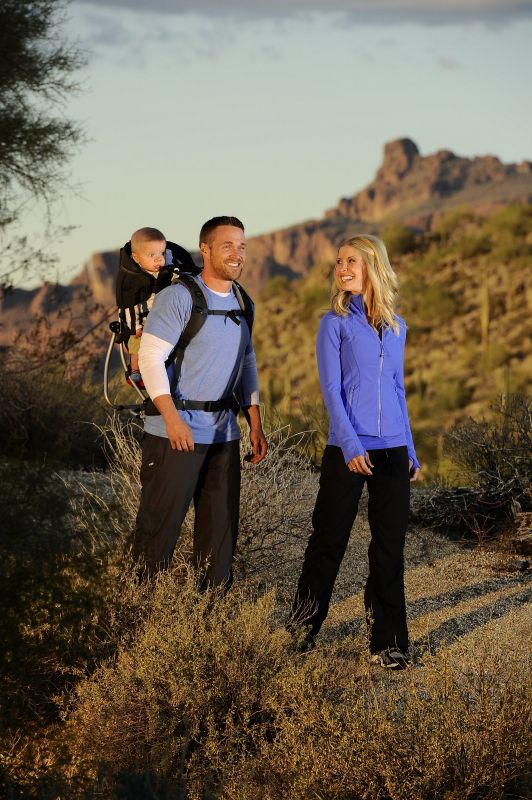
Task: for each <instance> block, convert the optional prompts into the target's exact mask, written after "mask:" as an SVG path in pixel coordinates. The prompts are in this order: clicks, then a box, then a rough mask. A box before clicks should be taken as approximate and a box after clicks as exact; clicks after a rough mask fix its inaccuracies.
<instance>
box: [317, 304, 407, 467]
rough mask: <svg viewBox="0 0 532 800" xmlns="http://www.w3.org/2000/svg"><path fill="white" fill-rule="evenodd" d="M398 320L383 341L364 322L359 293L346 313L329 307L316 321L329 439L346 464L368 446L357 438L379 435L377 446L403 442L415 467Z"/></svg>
mask: <svg viewBox="0 0 532 800" xmlns="http://www.w3.org/2000/svg"><path fill="white" fill-rule="evenodd" d="M396 319H397V321H398V323H399V328H400V329H399V334H395V333H394V331H393V330H392V329H391V328H386V327H384V328H383V331H382V341H381V339H380V338H379V335H378V333H377V332H376V330H375V329H374V328H372V327H371V325H370V324H369V322H368V321H367V318H366V314H365V312H364V301H363V298H362V295H353V296H352V298H351V302H350V304H349V313H348V315H347V316H346V317H342V316H339V315H338V314H335V313H334V312H333V311H329V312H328V313H327V314H326V315H325V316H324V317H323V319H322V320H321V322H320V327H319V330H318V337H317V341H316V354H317V358H318V371H319V375H320V384H321V391H322V394H323V400H324V402H325V406H326V408H327V411H328V413H329V418H330V427H329V438H328V444H332V445H336V446H337V447H341V449H342V452H343V455H344V459H345V462H346V464H347V463H348V462H349V461H350V460H351V459H352V458H354V456H358V455H363V454H364V453H365V452H366V449H368V448H367V447H365V446H364V443H363V441H361V439H360V437H362V439H365V437H378V441H379V446H380V447H397V446H400V445H406V446H407V448H408V455H409V457H410V458H411V459H412V461H413V462H414V467H419V461H418V460H417V457H416V451H415V449H414V442H413V440H412V433H411V431H410V423H409V421H408V411H407V409H406V395H405V385H404V372H403V358H404V349H405V340H406V324H405V321H404V320H403V319H401V317H396Z"/></svg>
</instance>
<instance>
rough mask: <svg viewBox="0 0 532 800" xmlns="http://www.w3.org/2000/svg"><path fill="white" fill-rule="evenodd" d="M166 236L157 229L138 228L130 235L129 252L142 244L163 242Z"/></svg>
mask: <svg viewBox="0 0 532 800" xmlns="http://www.w3.org/2000/svg"><path fill="white" fill-rule="evenodd" d="M165 241H166V236H165V235H164V233H161V231H160V230H158V229H157V228H139V229H138V231H135V233H132V234H131V250H132V251H133V252H135V249H136V248H137V247H139V246H140V245H141V244H144V242H165Z"/></svg>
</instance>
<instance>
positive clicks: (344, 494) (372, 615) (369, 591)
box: [292, 234, 420, 669]
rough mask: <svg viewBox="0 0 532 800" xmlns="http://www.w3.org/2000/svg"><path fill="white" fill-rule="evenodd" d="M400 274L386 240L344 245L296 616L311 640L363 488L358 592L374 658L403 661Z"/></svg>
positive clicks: (322, 330) (324, 346)
mask: <svg viewBox="0 0 532 800" xmlns="http://www.w3.org/2000/svg"><path fill="white" fill-rule="evenodd" d="M396 298H397V278H396V276H395V273H394V271H393V269H392V267H391V266H390V262H389V260H388V254H387V252H386V247H385V246H384V243H383V242H382V241H381V240H380V239H378V238H377V237H376V236H370V235H367V234H363V235H357V236H353V237H352V238H351V239H347V240H345V241H344V242H342V244H341V245H340V248H339V250H338V257H337V260H336V268H335V273H334V283H333V291H332V301H331V310H330V311H329V312H328V313H327V314H326V315H325V316H324V317H323V319H322V320H321V323H320V327H319V331H318V338H317V343H316V352H317V359H318V370H319V375H320V384H321V389H322V393H323V399H324V402H325V406H326V408H327V411H328V413H329V418H330V428H329V438H328V441H327V446H326V447H325V452H324V454H323V460H322V464H321V475H320V488H319V492H318V496H317V498H316V505H315V508H314V514H313V517H312V523H313V528H314V531H313V533H312V535H311V537H310V539H309V542H308V545H307V549H306V552H305V560H304V563H303V569H302V573H301V577H300V579H299V584H298V589H297V594H296V597H295V600H294V605H293V610H292V619H293V621H294V623H295V624H296V625H297V626H303V627H304V629H305V632H306V635H305V639H304V640H303V645H302V649H309V648H311V647H312V646H313V644H314V637H315V636H316V634H317V633H318V631H319V630H320V628H321V625H322V623H323V621H324V620H325V617H326V616H327V611H328V609H329V602H330V599H331V595H332V591H333V587H334V582H335V580H336V576H337V574H338V569H339V567H340V564H341V562H342V558H343V556H344V553H345V549H346V547H347V542H348V540H349V534H350V532H351V529H352V527H353V523H354V520H355V517H356V513H357V509H358V502H359V499H360V496H361V494H362V489H363V487H364V483H365V482H367V484H368V494H369V503H368V519H369V525H370V529H371V543H370V546H369V551H368V554H369V576H368V580H367V583H366V588H365V592H364V603H365V607H366V615H367V619H368V623H369V625H370V650H371V654H372V658H371V660H372V661H374V662H375V663H378V664H380V665H381V666H384V667H387V668H391V669H403V668H404V667H406V666H407V663H408V656H407V652H408V630H407V624H406V606H405V594H404V562H403V551H404V543H405V532H406V526H407V521H408V508H409V498H410V483H409V481H414V480H416V478H417V477H418V473H419V469H420V466H419V462H418V460H417V458H416V453H415V450H414V444H413V441H412V434H411V432H410V424H409V422H408V413H407V409H406V398H405V389H404V377H403V354H404V346H405V339H406V325H405V323H404V321H403V320H402V319H401V317H398V316H397V314H396V313H395V310H394V309H395V301H396Z"/></svg>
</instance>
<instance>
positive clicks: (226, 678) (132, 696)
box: [0, 423, 532, 800]
mask: <svg viewBox="0 0 532 800" xmlns="http://www.w3.org/2000/svg"><path fill="white" fill-rule="evenodd" d="M134 433H135V432H134V430H133V429H131V428H126V429H123V428H121V427H120V426H119V425H118V424H117V423H114V424H113V426H111V427H110V428H108V429H107V431H106V435H107V437H108V443H112V444H113V448H114V457H113V465H112V477H111V481H110V482H109V480H107V479H105V478H104V477H98V476H97V475H96V476H94V477H93V478H92V479H87V478H85V479H84V480H83V484H80V483H79V482H78V483H77V488H76V492H75V494H76V497H77V499H76V500H75V501H73V505H72V513H71V516H72V520H71V521H72V525H73V526H77V527H78V529H80V530H83V531H84V532H85V534H86V535H85V536H84V537H82V538H83V541H86V542H88V545H87V546H88V547H89V548H90V550H91V558H92V561H93V562H97V563H98V564H99V577H98V578H97V581H98V583H97V584H96V583H95V584H94V587H93V588H94V590H95V587H96V586H97V585H98V586H100V587H101V591H102V592H103V594H102V597H104V598H105V602H106V604H107V606H108V607H107V612H106V614H105V615H103V614H101V615H100V616H99V617H98V619H97V620H95V621H94V624H95V625H96V623H97V629H98V631H99V632H100V639H99V641H98V642H97V644H96V645H95V647H96V649H95V651H94V653H95V657H94V658H93V661H92V663H91V666H90V668H88V667H87V666H86V665H88V664H89V661H88V660H86V661H85V662H84V665H85V673H84V674H82V670H80V671H79V673H78V682H77V685H76V686H75V688H74V689H73V690H72V691H71V692H69V693H68V694H66V695H65V696H64V697H63V700H62V708H63V722H62V723H61V724H55V725H54V726H51V727H49V728H48V730H47V731H46V732H45V735H44V736H43V737H42V738H41V739H34V740H33V741H31V742H30V741H29V740H28V739H27V738H26V737H24V735H23V734H22V733H19V734H16V735H15V736H14V737H13V738H12V739H11V740H9V739H8V738H6V740H5V742H4V754H3V756H2V758H3V762H2V763H1V764H0V787H1V788H2V789H3V788H5V790H6V791H5V794H6V796H10V797H13V798H33V797H34V798H41V800H52V798H54V799H56V800H59V799H60V798H68V800H81V799H82V798H83V800H88V799H89V798H93V799H94V800H103V799H104V798H105V800H107V799H108V798H109V799H110V798H127V800H145V799H146V798H160V800H172V799H173V798H175V799H176V800H178V799H180V800H185V798H186V800H200V799H201V800H207V798H212V799H213V800H214V798H220V800H221V799H222V798H223V800H252V799H253V800H285V798H286V800H359V799H360V800H439V798H442V800H467V799H468V798H469V799H470V800H480V798H484V799H485V800H502V798H510V797H512V798H519V797H522V798H524V797H525V796H526V792H527V783H526V781H527V776H528V774H529V759H530V755H529V754H530V749H531V748H530V745H531V741H530V729H531V725H530V723H531V710H532V704H531V692H530V687H531V681H530V677H531V675H530V660H529V657H528V653H527V649H526V641H525V640H524V639H523V633H524V631H525V630H527V611H528V610H529V606H528V607H526V606H525V607H523V608H520V609H516V610H515V612H513V613H512V612H510V613H509V614H508V616H507V618H506V619H507V621H506V628H507V629H508V630H507V632H506V633H507V635H506V636H503V637H501V635H500V631H501V625H500V622H501V621H500V620H496V619H494V620H493V621H491V620H488V621H487V622H486V624H484V625H483V626H482V627H480V626H477V627H476V629H475V630H474V631H473V632H472V633H471V634H470V635H468V636H465V637H464V638H461V639H459V640H458V641H453V642H451V644H450V645H449V646H446V645H442V646H441V647H440V649H439V650H438V652H437V655H436V656H429V655H425V656H424V658H423V660H422V661H421V662H418V663H416V665H415V666H414V667H412V668H411V669H409V670H407V671H406V672H405V673H401V674H397V675H390V674H387V673H385V672H384V671H382V670H379V669H378V668H374V667H370V666H369V664H368V662H367V658H366V653H367V643H366V641H365V638H364V637H363V636H362V635H360V636H344V635H343V631H342V630H341V629H340V628H339V629H338V632H337V634H336V639H337V640H336V641H335V640H334V637H333V641H332V642H330V643H329V644H320V645H319V646H318V647H317V648H316V650H315V651H314V652H312V653H310V654H309V655H307V656H301V655H299V654H298V653H297V652H296V648H295V647H294V643H293V641H292V640H291V638H290V636H289V635H288V633H287V632H286V631H285V629H284V627H283V622H282V620H283V617H284V611H283V606H282V604H280V603H279V600H278V598H277V596H276V594H275V593H274V592H273V591H272V592H266V593H264V592H260V591H257V590H254V589H252V588H251V587H252V586H253V585H254V583H255V584H256V580H255V573H254V568H255V567H256V566H257V565H259V564H261V563H262V564H264V556H265V554H266V558H269V555H268V554H270V555H271V556H274V557H275V558H279V557H284V555H285V554H286V552H287V551H288V550H289V549H292V550H293V551H294V555H295V556H296V563H295V565H294V566H295V568H296V569H297V567H298V566H299V562H300V556H301V552H300V551H301V549H302V547H303V542H299V543H298V547H295V546H292V547H291V545H293V543H294V541H295V540H293V539H292V537H291V532H292V528H293V527H295V528H296V533H297V535H298V536H301V534H302V533H303V532H304V531H303V528H304V527H305V526H306V525H307V524H308V521H309V519H310V506H311V504H312V500H313V497H314V491H315V477H316V476H315V475H314V474H313V473H312V471H311V470H310V468H309V467H308V466H307V465H306V463H305V462H304V459H301V460H299V459H300V456H298V455H297V454H296V453H295V451H293V449H291V445H292V443H293V440H290V439H289V438H287V436H286V432H282V431H281V432H274V434H270V444H271V448H270V456H269V460H271V463H269V464H268V461H265V462H264V465H263V466H262V468H263V470H264V471H263V472H262V473H261V472H259V470H258V469H254V468H252V467H249V468H246V469H245V470H244V474H243V487H244V489H243V506H244V508H243V522H242V526H243V536H244V547H243V555H244V557H245V558H247V568H248V572H249V573H253V575H252V578H253V580H244V578H243V576H241V577H240V580H239V581H237V584H236V588H233V589H232V590H231V591H230V593H229V594H228V595H227V596H222V595H220V594H217V593H209V592H207V593H204V594H200V593H198V591H197V588H196V585H195V580H194V576H193V574H192V572H191V570H190V568H189V567H188V566H187V565H186V563H185V562H184V560H183V558H182V554H178V555H177V556H176V560H175V563H174V565H173V568H172V569H171V570H169V571H167V572H165V573H163V574H161V575H159V576H158V578H157V579H156V581H155V582H154V583H153V584H152V585H149V586H148V585H146V584H143V585H141V586H139V585H138V584H137V583H136V581H135V580H134V576H133V573H132V571H131V570H130V564H129V561H128V537H129V532H130V529H131V526H132V523H133V519H134V515H135V513H136V506H137V501H138V489H139V484H138V464H139V455H140V454H139V449H138V444H137V442H136V439H135V435H134ZM275 437H277V439H275ZM268 487H269V488H268ZM270 507H271V508H272V509H273V508H275V509H276V511H275V514H272V515H271V518H269V514H268V509H269V508H270ZM298 526H299V528H298ZM185 538H186V537H185ZM355 539H356V544H357V547H358V545H361V546H362V542H361V541H360V542H359V541H358V538H357V537H355ZM255 546H257V547H256V550H254V549H253V548H254V547H255ZM185 549H186V548H185ZM357 552H358V551H357ZM475 559H476V560H477V561H478V562H479V564H480V567H479V565H478V564H477V566H476V567H475ZM492 561H493V559H492V558H491V556H490V557H488V556H487V555H486V554H483V553H482V552H481V551H468V552H467V553H466V554H465V555H462V556H460V555H459V554H458V553H457V554H456V556H455V555H447V554H446V555H445V557H444V558H442V559H441V560H436V561H435V562H434V563H431V564H429V565H427V566H426V567H421V566H420V567H419V568H418V569H417V570H413V571H412V572H411V573H410V575H409V573H407V591H408V594H409V602H412V603H413V604H414V605H413V608H414V607H415V609H416V612H415V614H414V613H413V615H412V626H413V627H412V630H413V632H414V634H415V635H416V636H418V637H422V636H424V635H425V633H429V632H430V631H431V630H432V629H433V628H434V626H435V625H439V624H440V623H441V619H440V617H438V616H436V617H434V616H431V614H432V611H433V608H432V606H431V603H432V600H434V602H436V601H437V602H438V603H440V601H441V602H443V601H442V600H441V597H440V596H441V595H442V593H443V594H445V592H446V591H447V592H449V593H450V594H449V597H454V595H453V592H455V590H459V589H460V588H463V587H464V586H466V587H467V586H470V588H474V587H475V586H476V584H477V583H478V579H479V578H478V569H480V570H481V573H482V574H481V575H480V578H481V579H482V580H484V583H486V587H485V589H486V592H488V593H487V594H486V593H484V596H483V597H482V598H480V599H478V600H477V599H476V598H475V597H474V596H472V601H471V602H472V604H473V605H472V607H473V608H474V609H476V610H477V611H478V610H482V609H483V608H484V606H485V607H488V606H489V604H490V600H491V599H493V598H491V597H490V594H489V591H492V588H493V587H492V583H490V580H491V577H490V576H493V571H492V568H493V564H492ZM475 569H477V574H476V576H474V575H473V574H472V573H473V572H474V570H475ZM440 573H441V576H440V577H441V578H442V580H441V581H440V583H437V582H436V580H435V576H436V575H440ZM482 580H481V582H482ZM490 587H492V588H490ZM91 591H92V589H91ZM493 591H494V589H493ZM516 592H517V593H518V590H517V589H516V588H515V587H514V586H513V585H511V586H510V585H508V586H502V587H500V592H498V594H497V598H499V597H500V598H501V599H502V600H505V601H508V602H510V601H511V599H512V598H513V596H514V595H516ZM494 597H495V596H494ZM353 601H355V605H353ZM425 603H428V605H425ZM416 604H417V605H416ZM418 606H419V607H418ZM437 607H438V606H435V607H434V610H437ZM361 609H362V603H361V601H360V598H359V597H357V596H356V595H355V596H353V597H351V598H350V599H349V600H345V601H343V602H341V603H339V604H338V605H337V606H336V607H334V606H333V608H332V609H331V618H330V620H329V622H330V623H332V625H334V624H336V625H338V623H339V622H341V620H342V619H344V618H345V619H348V618H350V617H351V618H352V617H353V615H355V616H356V615H360V613H361ZM468 610H470V607H469V605H463V604H460V599H459V598H458V599H455V600H453V601H452V603H451V606H450V607H448V606H447V604H445V603H443V606H442V609H441V612H442V613H443V614H444V616H445V620H447V619H450V618H452V617H453V615H455V614H456V612H457V611H468ZM280 619H281V622H280ZM416 626H417V627H416ZM528 630H530V628H529V626H528ZM512 631H513V633H512ZM517 631H519V632H520V634H521V635H519V634H518V633H516V632H517ZM461 635H462V634H460V636H461ZM339 637H340V638H339ZM324 638H325V639H327V638H331V637H328V636H327V635H326V636H325V637H324ZM510 651H511V657H509V652H510ZM97 654H99V655H97ZM98 660H99V662H100V663H99V666H95V664H94V662H95V661H98ZM528 788H529V786H528Z"/></svg>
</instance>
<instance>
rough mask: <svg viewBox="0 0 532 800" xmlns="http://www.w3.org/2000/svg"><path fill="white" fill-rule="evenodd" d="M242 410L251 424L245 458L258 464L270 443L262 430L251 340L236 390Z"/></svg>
mask: <svg viewBox="0 0 532 800" xmlns="http://www.w3.org/2000/svg"><path fill="white" fill-rule="evenodd" d="M236 395H237V398H238V400H239V402H240V405H241V408H242V412H243V414H244V417H245V418H246V422H247V423H248V425H249V440H250V442H251V453H249V454H248V455H247V456H246V457H245V458H246V461H249V462H250V463H251V464H258V463H259V462H260V461H262V459H263V458H264V457H265V456H266V451H267V449H268V445H267V442H266V437H265V435H264V432H263V430H262V420H261V418H260V406H259V379H258V375H257V360H256V358H255V351H254V350H253V342H252V341H251V340H250V341H249V344H248V346H247V348H246V354H245V356H244V362H243V365H242V374H241V376H240V385H239V387H238V389H237V391H236Z"/></svg>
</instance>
